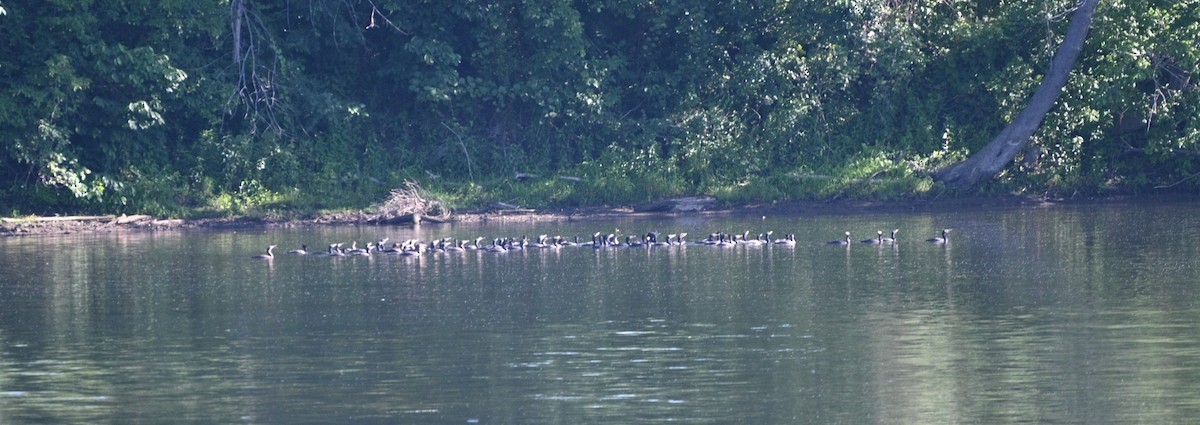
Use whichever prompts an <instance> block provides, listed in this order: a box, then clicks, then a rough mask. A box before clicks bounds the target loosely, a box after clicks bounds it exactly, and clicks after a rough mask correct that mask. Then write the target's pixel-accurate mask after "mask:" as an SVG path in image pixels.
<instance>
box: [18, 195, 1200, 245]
mask: <svg viewBox="0 0 1200 425" xmlns="http://www.w3.org/2000/svg"><path fill="white" fill-rule="evenodd" d="M1134 202H1137V203H1168V202H1170V203H1196V204H1198V205H1200V196H1180V195H1172V196H1138V197H1128V196H1121V197H1104V198H1075V199H1040V198H1030V197H1020V196H1005V197H988V198H978V197H976V198H948V199H931V200H903V201H862V200H836V201H803V202H786V203H776V204H751V205H742V206H736V207H719V208H713V209H708V210H704V211H693V212H639V211H638V209H635V208H631V207H617V208H607V207H600V208H573V209H547V210H532V209H511V210H488V211H468V212H461V213H454V214H453V215H452V216H451V217H450V219H449V220H450V221H455V222H551V221H561V220H589V219H603V218H610V217H628V216H644V217H653V216H661V215H687V214H701V215H712V216H718V215H771V216H778V215H800V216H803V215H849V214H864V213H887V212H901V213H919V212H930V211H956V210H981V211H985V210H993V209H1005V208H1048V207H1056V206H1063V205H1077V204H1097V205H1108V204H1127V203H1134ZM424 223H425V225H434V226H436V225H437V224H436V223H430V222H429V221H428V220H426V221H425V222H424ZM339 225H382V223H381V222H380V220H379V218H378V217H377V216H375V215H372V214H366V213H359V212H340V213H332V214H324V215H320V216H310V217H300V218H295V217H226V218H207V219H192V220H181V219H162V218H155V217H149V216H93V217H83V218H80V219H72V217H23V218H5V219H3V220H2V222H0V236H30V235H61V234H74V233H105V232H122V231H171V230H180V229H236V228H248V227H304V226H339Z"/></svg>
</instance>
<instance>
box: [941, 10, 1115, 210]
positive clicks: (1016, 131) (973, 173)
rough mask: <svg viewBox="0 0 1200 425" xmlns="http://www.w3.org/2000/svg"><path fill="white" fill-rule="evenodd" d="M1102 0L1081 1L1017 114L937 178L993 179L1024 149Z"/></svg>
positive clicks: (967, 183)
mask: <svg viewBox="0 0 1200 425" xmlns="http://www.w3.org/2000/svg"><path fill="white" fill-rule="evenodd" d="M1099 3H1100V0H1082V1H1081V2H1080V3H1079V5H1078V6H1077V7H1076V9H1075V13H1074V15H1073V16H1072V17H1071V24H1070V28H1069V29H1068V30H1067V35H1066V37H1065V38H1063V42H1062V44H1061V45H1059V47H1058V51H1057V52H1055V53H1054V57H1053V58H1052V59H1051V60H1050V69H1049V71H1047V73H1046V77H1045V78H1044V79H1043V80H1042V83H1041V85H1039V86H1038V89H1037V91H1035V92H1034V93H1033V97H1032V98H1031V99H1030V100H1029V104H1027V105H1026V106H1025V109H1023V110H1022V111H1021V113H1020V114H1018V115H1017V117H1016V119H1014V120H1013V121H1012V122H1011V123H1009V124H1008V126H1007V127H1005V128H1004V130H1003V131H1001V132H1000V134H999V135H997V136H996V137H995V138H994V139H992V141H991V142H990V143H988V144H987V145H986V146H984V147H983V149H980V150H979V152H976V153H975V154H974V155H971V156H970V157H969V158H967V159H966V160H963V161H961V162H958V163H955V164H952V165H949V166H946V167H945V168H942V169H941V170H938V171H937V172H936V173H935V175H934V178H935V179H937V180H938V181H941V182H943V183H947V184H951V185H954V186H958V187H962V188H967V187H971V186H974V185H975V184H976V183H978V182H979V181H981V180H990V179H992V178H994V177H995V176H996V175H997V174H999V173H1000V171H1001V170H1003V169H1004V167H1007V166H1008V164H1009V163H1011V162H1012V160H1013V158H1016V156H1017V154H1018V153H1020V152H1021V150H1022V149H1024V148H1025V145H1026V144H1027V143H1028V142H1029V138H1030V137H1031V136H1033V133H1034V132H1035V131H1037V129H1038V126H1040V125H1041V123H1042V120H1043V119H1044V118H1045V117H1046V114H1047V113H1048V112H1050V108H1052V107H1053V106H1054V103H1055V100H1057V99H1058V95H1059V93H1061V92H1062V89H1063V86H1065V85H1066V84H1067V77H1068V76H1069V75H1070V73H1071V67H1072V66H1074V64H1075V60H1076V59H1077V58H1078V57H1079V52H1080V51H1082V50H1083V43H1084V40H1085V39H1086V38H1087V33H1088V29H1089V28H1090V27H1091V22H1092V15H1093V13H1094V12H1095V11H1096V5H1097V4H1099Z"/></svg>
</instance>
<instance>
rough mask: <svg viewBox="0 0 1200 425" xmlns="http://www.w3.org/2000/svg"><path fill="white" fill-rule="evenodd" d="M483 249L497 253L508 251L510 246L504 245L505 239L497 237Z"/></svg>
mask: <svg viewBox="0 0 1200 425" xmlns="http://www.w3.org/2000/svg"><path fill="white" fill-rule="evenodd" d="M483 250H484V251H487V252H495V253H502V252H508V248H505V247H504V240H503V239H500V238H496V239H494V240H492V244H491V245H488V246H487V247H486V248H484V249H483Z"/></svg>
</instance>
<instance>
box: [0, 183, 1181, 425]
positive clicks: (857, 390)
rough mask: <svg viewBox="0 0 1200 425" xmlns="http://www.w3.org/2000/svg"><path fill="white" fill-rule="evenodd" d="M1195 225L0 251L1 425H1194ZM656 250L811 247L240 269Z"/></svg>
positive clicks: (706, 226)
mask: <svg viewBox="0 0 1200 425" xmlns="http://www.w3.org/2000/svg"><path fill="white" fill-rule="evenodd" d="M1198 212H1200V206H1193V205H1179V204H1165V205H1152V206H1104V207H1056V208H1032V209H1021V210H1000V211H969V212H949V213H935V214H863V215H854V216H800V217H766V218H763V217H721V216H717V217H711V216H710V217H679V218H669V219H662V218H660V219H623V220H616V221H608V220H591V221H577V222H567V223H541V224H536V225H524V224H512V223H508V224H500V225H452V226H424V227H422V228H420V229H412V228H404V227H343V228H320V229H270V230H257V231H244V230H243V231H238V232H233V231H229V232H168V233H127V234H116V235H89V236H77V237H76V236H68V237H41V238H29V237H27V238H8V239H2V240H0V276H2V277H0V423H3V424H24V423H131V422H132V423H166V422H169V423H189V422H190V423H287V424H295V423H502V424H517V423H648V422H666V421H674V422H683V423H758V424H770V423H787V424H793V423H813V424H828V423H898V424H911V423H964V422H968V423H989V424H991V423H1089V424H1092V423H1190V422H1192V421H1194V418H1196V417H1200V396H1197V395H1196V391H1195V390H1196V389H1197V388H1200V332H1198V331H1197V326H1196V324H1197V323H1198V322H1200V307H1198V306H1197V298H1198V296H1197V284H1198V283H1200V279H1198V278H1197V277H1196V276H1197V268H1198V266H1200V260H1198V258H1200V256H1198V255H1197V254H1200V252H1198V251H1200V247H1198V246H1197V244H1195V243H1194V241H1196V240H1197V238H1198V237H1200V234H1197V233H1198V232H1200V230H1198V229H1200V226H1197V224H1200V223H1197V221H1198V220H1200V219H1197V217H1200V214H1197V213H1198ZM896 227H898V228H900V229H902V230H901V233H900V239H901V243H900V244H899V245H897V246H869V245H863V244H857V243H856V244H853V245H851V246H849V247H837V246H829V245H827V244H825V241H827V240H831V239H837V238H839V237H840V236H841V233H842V231H844V230H849V231H852V232H854V234H855V235H854V236H855V237H854V239H855V240H858V239H866V238H868V237H871V236H873V235H874V233H875V230H890V229H891V228H896ZM942 227H953V228H954V229H955V230H954V232H952V233H951V242H950V243H949V244H946V245H934V244H929V243H926V242H923V240H924V239H925V238H927V237H930V236H934V235H935V234H936V232H937V230H938V229H941V228H942ZM648 230H660V231H663V232H664V233H674V232H679V231H686V232H689V233H690V234H691V235H692V236H691V239H693V240H695V239H698V237H697V236H696V235H700V234H707V233H708V232H710V231H714V230H725V231H733V232H740V231H742V230H750V231H752V232H755V233H757V232H759V231H765V230H775V232H776V234H775V236H776V237H781V236H782V233H787V232H795V233H796V234H797V239H798V240H799V244H798V245H797V246H796V247H795V248H781V247H777V246H768V247H746V246H739V247H733V248H713V247H707V246H688V247H686V248H681V247H671V248H665V249H664V248H653V249H644V248H643V249H600V250H596V249H592V248H562V249H558V250H530V251H525V252H510V253H507V254H488V253H480V252H471V253H464V254H450V253H448V254H439V255H424V256H421V257H419V258H401V257H398V256H385V255H375V256H372V257H369V258H355V257H346V258H330V257H318V256H288V255H277V258H275V259H274V260H272V261H254V260H250V259H249V257H250V256H251V255H253V254H256V253H258V252H259V251H261V250H262V249H263V247H264V246H265V245H267V244H269V243H276V244H278V245H279V247H280V251H286V249H291V248H294V247H297V246H299V245H300V244H302V243H307V244H309V245H310V246H322V247H323V246H324V244H327V243H330V242H335V241H350V240H357V241H360V245H361V244H362V243H365V242H366V241H372V240H376V239H378V238H381V237H390V238H391V239H392V240H402V239H408V238H423V239H426V240H428V239H430V238H435V237H445V236H453V237H463V238H467V237H475V236H486V237H495V236H505V235H513V236H519V235H522V234H528V235H530V236H536V235H537V234H542V233H547V234H551V235H554V234H562V235H567V236H568V237H570V236H572V235H585V236H584V238H585V239H586V238H587V237H588V236H586V235H590V234H591V233H592V232H594V231H603V232H619V233H622V234H637V233H642V232H645V231H648ZM284 248H286V249H284Z"/></svg>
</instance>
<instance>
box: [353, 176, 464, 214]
mask: <svg viewBox="0 0 1200 425" xmlns="http://www.w3.org/2000/svg"><path fill="white" fill-rule="evenodd" d="M404 185H405V187H404V188H400V189H392V192H391V194H390V196H389V197H388V200H387V201H386V202H384V203H383V205H382V206H380V207H379V212H378V214H376V215H375V216H374V217H373V218H371V219H368V220H367V221H368V222H373V223H379V224H421V223H422V222H430V223H445V222H446V221H447V220H449V219H450V209H449V208H446V207H445V205H443V204H442V202H441V201H439V200H437V199H433V198H432V197H429V196H425V195H422V193H423V192H424V191H425V190H424V189H422V188H421V185H419V184H417V182H414V181H411V180H410V181H407V182H405V184H404Z"/></svg>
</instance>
